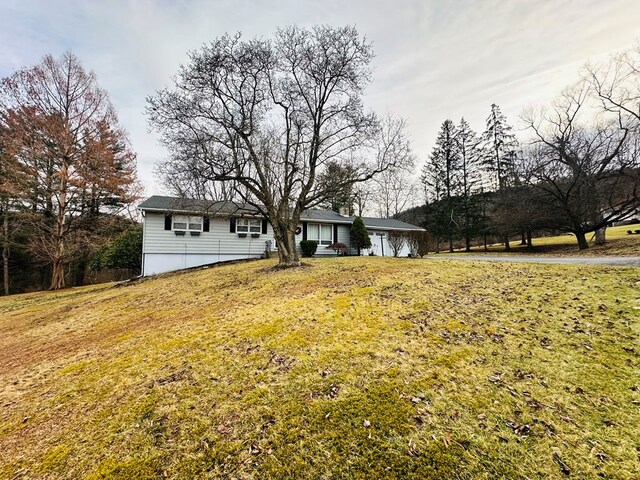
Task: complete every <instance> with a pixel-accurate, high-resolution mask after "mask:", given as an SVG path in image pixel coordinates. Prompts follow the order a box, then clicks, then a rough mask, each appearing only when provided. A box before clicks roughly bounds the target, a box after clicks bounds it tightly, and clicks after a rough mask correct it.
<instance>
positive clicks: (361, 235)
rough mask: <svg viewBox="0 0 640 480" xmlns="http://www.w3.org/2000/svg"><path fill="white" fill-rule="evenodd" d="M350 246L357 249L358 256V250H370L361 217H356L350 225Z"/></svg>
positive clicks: (367, 233) (369, 242)
mask: <svg viewBox="0 0 640 480" xmlns="http://www.w3.org/2000/svg"><path fill="white" fill-rule="evenodd" d="M350 237H351V246H352V247H355V248H357V249H358V255H360V250H361V249H363V248H371V239H370V238H369V232H367V227H365V226H364V222H363V221H362V218H361V217H359V216H358V217H356V218H354V219H353V223H352V224H351V232H350Z"/></svg>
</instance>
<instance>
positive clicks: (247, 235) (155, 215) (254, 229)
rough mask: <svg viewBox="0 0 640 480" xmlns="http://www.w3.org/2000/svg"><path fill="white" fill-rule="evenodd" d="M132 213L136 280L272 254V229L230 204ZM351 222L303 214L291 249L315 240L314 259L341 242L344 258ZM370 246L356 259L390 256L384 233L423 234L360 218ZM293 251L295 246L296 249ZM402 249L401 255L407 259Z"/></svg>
mask: <svg viewBox="0 0 640 480" xmlns="http://www.w3.org/2000/svg"><path fill="white" fill-rule="evenodd" d="M138 209H139V210H140V212H141V213H142V218H143V235H142V275H153V274H156V273H163V272H169V271H172V270H180V269H183V268H189V267H197V266H199V265H207V264H210V263H215V262H222V261H227V260H239V259H245V258H260V257H262V256H264V255H265V252H276V251H277V245H276V242H275V241H274V238H273V229H272V228H271V225H270V224H269V222H268V221H267V219H265V218H263V217H262V216H261V215H260V214H259V213H258V212H257V211H256V209H255V208H253V207H251V206H249V205H241V204H237V203H232V202H205V201H201V200H189V199H183V198H176V197H165V196H159V195H154V196H152V197H149V198H148V199H146V200H145V201H144V202H142V203H141V204H140V205H139V206H138ZM354 218H355V217H352V216H346V215H341V214H340V213H337V212H334V211H331V210H316V209H312V210H306V211H304V212H303V214H302V216H301V218H300V225H299V226H298V229H297V230H296V232H297V233H296V244H297V245H298V246H299V244H300V241H301V240H315V241H317V242H318V249H317V251H316V255H315V256H318V257H320V256H335V255H337V253H336V252H335V251H334V250H332V249H330V248H328V247H329V245H331V244H334V243H343V244H344V245H346V247H347V253H348V254H349V255H356V254H357V251H356V249H355V248H352V247H351V244H350V243H351V242H350V239H349V232H350V230H351V224H352V222H353V220H354ZM362 220H363V221H364V224H365V226H366V227H367V231H368V232H369V236H370V237H371V243H372V246H371V248H370V249H366V250H362V251H361V255H369V254H370V253H373V254H375V255H384V256H392V255H393V254H392V250H391V248H390V246H389V244H388V241H387V234H388V232H389V231H392V230H395V231H405V232H409V231H424V229H423V228H420V227H416V226H415V225H411V224H408V223H405V222H401V221H400V220H395V219H388V218H369V217H362ZM298 248H299V247H298ZM408 253H409V250H408V248H407V247H406V246H405V247H403V251H401V252H400V255H401V256H406V255H408Z"/></svg>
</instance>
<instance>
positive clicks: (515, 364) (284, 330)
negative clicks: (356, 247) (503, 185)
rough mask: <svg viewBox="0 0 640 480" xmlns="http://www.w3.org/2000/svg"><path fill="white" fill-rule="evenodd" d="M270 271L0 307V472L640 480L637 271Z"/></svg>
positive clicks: (333, 265) (373, 266) (364, 262)
mask: <svg viewBox="0 0 640 480" xmlns="http://www.w3.org/2000/svg"><path fill="white" fill-rule="evenodd" d="M272 264H273V262H271V261H258V262H251V263H246V264H238V265H229V266H224V267H217V268H210V269H206V270H199V271H195V272H189V273H184V274H176V275H169V276H165V277H162V278H157V279H152V280H148V281H145V282H142V283H139V284H135V285H130V286H126V287H116V286H111V285H106V286H105V285H102V286H94V287H88V288H78V289H69V290H65V291H62V292H54V293H49V292H44V293H36V294H27V295H17V296H12V297H7V298H0V414H1V420H2V421H1V422H0V478H16V479H20V478H25V479H26V478H56V479H71V478H74V479H75V478H89V479H98V478H114V479H115V478H165V477H166V478H184V479H188V478H238V479H265V478H266V479H269V478H273V479H282V478H290V479H300V478H362V479H365V478H367V479H370V478H376V479H377V478H415V479H429V478H451V479H456V478H509V479H519V478H521V479H525V478H526V479H531V478H562V477H564V476H565V475H566V474H571V476H572V478H611V479H631V478H638V472H640V459H639V455H640V378H639V374H638V372H639V371H640V365H639V362H640V347H639V346H638V345H639V342H638V338H639V335H640V320H639V317H640V272H639V270H638V269H634V268H613V267H585V266H555V265H554V266H550V265H534V264H501V263H494V264H488V263H485V262H477V263H470V262H466V261H465V262H455V261H443V262H437V263H433V262H427V261H422V260H409V259H393V258H379V257H372V258H369V257H362V258H353V257H352V258H334V259H324V260H310V261H309V266H308V267H306V268H301V269H294V270H289V271H274V270H272V269H270V268H269V267H270V266H271V265H272Z"/></svg>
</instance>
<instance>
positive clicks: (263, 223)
mask: <svg viewBox="0 0 640 480" xmlns="http://www.w3.org/2000/svg"><path fill="white" fill-rule="evenodd" d="M262 233H263V234H266V233H267V219H266V218H263V219H262Z"/></svg>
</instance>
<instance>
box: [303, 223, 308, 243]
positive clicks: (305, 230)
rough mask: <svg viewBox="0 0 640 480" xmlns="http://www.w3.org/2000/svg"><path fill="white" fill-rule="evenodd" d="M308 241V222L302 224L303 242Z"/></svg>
mask: <svg viewBox="0 0 640 480" xmlns="http://www.w3.org/2000/svg"><path fill="white" fill-rule="evenodd" d="M306 239H307V222H302V240H306Z"/></svg>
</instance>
